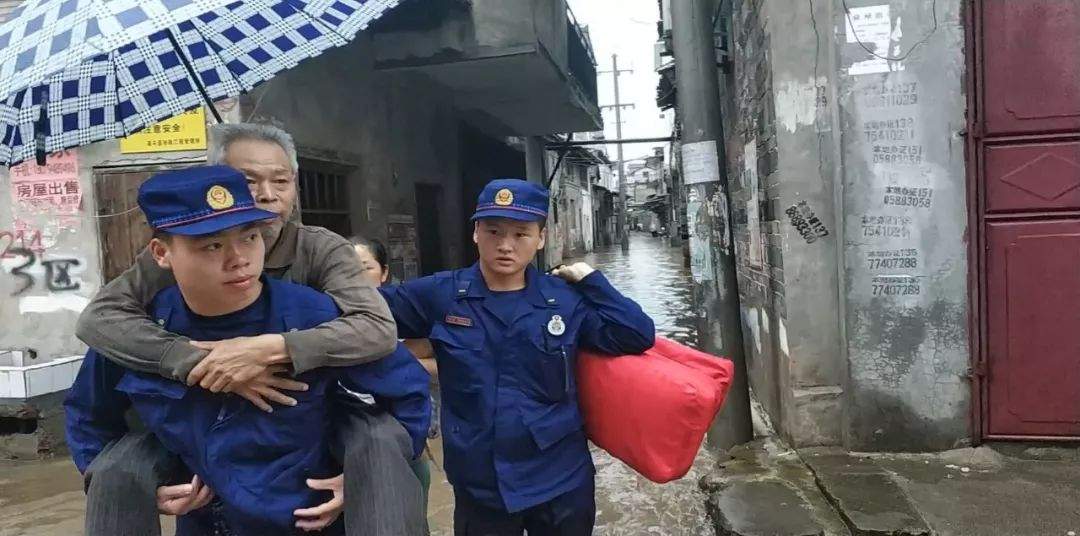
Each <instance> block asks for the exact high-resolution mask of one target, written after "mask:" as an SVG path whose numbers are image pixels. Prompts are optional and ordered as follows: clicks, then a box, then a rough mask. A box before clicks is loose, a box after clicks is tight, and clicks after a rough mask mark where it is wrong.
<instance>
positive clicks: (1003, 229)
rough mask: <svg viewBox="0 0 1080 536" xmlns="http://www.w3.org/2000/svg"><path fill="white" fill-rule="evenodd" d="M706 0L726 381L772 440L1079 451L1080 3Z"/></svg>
mask: <svg viewBox="0 0 1080 536" xmlns="http://www.w3.org/2000/svg"><path fill="white" fill-rule="evenodd" d="M713 5H714V8H715V10H714V13H715V17H714V33H715V36H716V39H717V43H718V53H717V76H718V77H719V82H720V88H721V89H720V95H719V96H718V98H719V100H720V103H721V106H722V109H723V130H724V144H723V147H722V155H721V156H722V160H721V162H722V166H723V169H722V171H723V173H722V176H723V177H725V178H724V180H726V181H727V185H728V188H729V192H730V201H729V203H728V206H729V207H730V222H731V226H732V241H733V243H734V246H735V248H736V252H737V257H738V272H739V300H740V302H741V308H742V316H743V332H744V339H745V348H746V354H747V360H748V367H749V375H750V383H751V386H752V389H753V392H754V394H755V395H756V397H757V399H758V400H759V401H760V402H761V403H762V405H763V406H764V408H765V409H766V411H767V412H768V414H769V415H770V416H771V418H772V421H773V423H774V425H775V426H776V428H777V429H778V430H779V431H780V432H781V433H782V434H783V435H784V436H785V437H786V438H787V439H788V440H790V441H791V442H792V443H793V444H795V445H797V446H806V445H843V446H846V447H848V448H850V449H853V450H933V449H948V448H953V447H957V446H963V445H967V444H971V443H978V442H981V441H984V440H988V439H1041V440H1068V439H1075V438H1077V437H1080V404H1077V402H1076V397H1075V394H1076V385H1077V383H1076V378H1077V376H1076V374H1075V372H1076V371H1080V357H1077V356H1078V355H1080V354H1077V353H1076V352H1075V351H1073V350H1072V348H1075V346H1074V342H1073V340H1074V338H1073V337H1072V335H1071V334H1072V333H1073V332H1075V330H1074V329H1073V328H1072V325H1071V323H1072V320H1071V319H1072V318H1075V317H1076V315H1077V314H1078V313H1080V309H1078V308H1077V305H1076V303H1077V302H1076V301H1075V300H1072V299H1071V296H1073V295H1074V294H1073V293H1074V292H1076V290H1075V289H1077V288H1080V274H1078V273H1077V272H1076V270H1075V262H1073V260H1072V259H1073V258H1074V256H1075V253H1074V251H1075V248H1074V247H1072V245H1073V244H1074V241H1075V236H1076V235H1075V231H1074V229H1075V227H1076V225H1077V224H1076V223H1075V221H1076V220H1075V218H1076V214H1077V208H1080V207H1078V206H1077V199H1078V197H1077V195H1078V194H1076V193H1075V192H1076V190H1075V188H1076V187H1077V185H1080V153H1077V145H1076V142H1075V141H1074V140H1075V135H1076V134H1077V132H1080V84H1078V82H1077V80H1080V77H1078V73H1080V64H1078V63H1077V62H1075V61H1074V60H1073V59H1072V57H1071V55H1070V54H1069V53H1068V52H1066V50H1072V49H1073V48H1075V43H1077V42H1080V41H1078V40H1077V37H1076V36H1077V35H1080V34H1078V33H1077V30H1080V5H1078V4H1077V3H1076V2H1069V1H1060V0H1030V1H1023V2H1021V1H1014V2H1010V1H989V0H938V1H934V0H920V1H899V0H896V1H891V2H890V1H876V0H860V1H850V0H847V1H845V2H841V1H822V2H812V3H810V2H798V3H792V2H784V1H776V0H731V1H726V0H725V1H716V2H714V3H713ZM668 26H669V27H670V24H668ZM670 30H673V31H676V32H677V31H678V27H677V26H676V27H675V28H670ZM669 39H670V34H668V33H664V30H663V29H662V33H661V43H662V45H661V46H663V43H664V42H665V40H669ZM669 50H670V49H669ZM674 61H675V62H678V61H679V58H678V57H675V58H674ZM661 74H662V75H663V78H662V80H661V84H660V93H661V95H660V96H661V97H662V100H664V101H665V102H666V103H668V104H674V105H675V106H676V109H677V101H678V96H677V95H678V87H677V81H676V80H675V79H674V73H673V70H672V71H671V72H667V71H665V72H664V73H661ZM672 99H674V101H672Z"/></svg>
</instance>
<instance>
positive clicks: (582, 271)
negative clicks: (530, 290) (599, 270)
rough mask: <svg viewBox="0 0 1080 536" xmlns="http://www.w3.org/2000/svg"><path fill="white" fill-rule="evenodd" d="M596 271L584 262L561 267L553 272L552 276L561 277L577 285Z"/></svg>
mask: <svg viewBox="0 0 1080 536" xmlns="http://www.w3.org/2000/svg"><path fill="white" fill-rule="evenodd" d="M595 271H596V269H595V268H593V267H592V266H589V265H588V264H585V263H583V262H575V263H574V264H569V265H565V266H559V267H558V268H555V269H554V270H552V271H551V275H553V276H555V277H561V278H563V279H565V280H566V281H567V282H568V283H577V282H578V281H581V280H582V279H585V277H586V276H588V275H589V274H591V273H593V272H595Z"/></svg>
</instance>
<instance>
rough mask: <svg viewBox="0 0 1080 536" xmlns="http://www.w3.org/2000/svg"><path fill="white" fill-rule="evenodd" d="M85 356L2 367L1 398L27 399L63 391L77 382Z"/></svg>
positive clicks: (0, 369)
mask: <svg viewBox="0 0 1080 536" xmlns="http://www.w3.org/2000/svg"><path fill="white" fill-rule="evenodd" d="M82 359H83V356H81V355H80V356H71V357H62V358H59V359H53V360H51V361H47V362H45V363H39V364H36V365H29V366H22V367H0V377H6V381H5V379H0V398H20V399H27V398H33V397H35V396H41V395H47V394H49V393H55V392H57V391H63V390H64V389H67V388H68V387H71V384H72V383H74V382H75V375H76V374H78V373H79V366H80V364H81V363H82Z"/></svg>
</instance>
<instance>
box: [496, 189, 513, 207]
mask: <svg viewBox="0 0 1080 536" xmlns="http://www.w3.org/2000/svg"><path fill="white" fill-rule="evenodd" d="M513 202H514V192H511V191H510V189H509V188H503V189H502V190H499V191H498V193H496V194H495V204H496V205H499V206H500V207H505V206H507V205H509V204H511V203H513Z"/></svg>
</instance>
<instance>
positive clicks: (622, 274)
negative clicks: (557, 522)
mask: <svg viewBox="0 0 1080 536" xmlns="http://www.w3.org/2000/svg"><path fill="white" fill-rule="evenodd" d="M581 260H584V261H585V262H588V263H589V264H591V265H592V266H594V267H596V268H598V269H600V270H602V271H603V272H604V274H605V275H607V277H608V279H610V280H611V283H612V284H613V285H614V286H615V288H617V289H619V291H621V292H622V293H623V294H626V295H627V296H629V297H630V298H633V299H634V300H635V301H637V302H638V303H639V304H641V307H642V308H643V309H645V312H646V313H647V314H649V316H651V317H652V318H653V320H654V321H655V322H656V331H657V333H659V334H660V335H664V336H666V337H668V338H670V339H674V340H677V341H679V342H681V343H683V344H687V345H690V346H696V345H697V342H698V337H697V335H698V334H697V329H696V324H695V313H694V311H693V304H692V300H691V290H690V289H691V286H690V283H691V280H690V270H689V269H688V268H685V267H684V264H683V257H682V250H681V249H678V248H671V247H668V246H667V243H666V241H665V240H664V239H662V238H653V237H651V236H648V235H644V234H633V235H631V240H630V251H629V252H628V253H623V252H622V251H621V250H620V248H619V247H618V246H615V247H614V248H606V249H604V250H602V251H598V252H596V253H593V254H590V255H588V256H586V257H585V258H583V259H581ZM592 452H593V460H594V461H595V462H596V508H597V512H596V531H595V534H596V535H597V536H616V535H617V536H623V535H626V536H630V535H635V536H636V535H641V534H646V535H653V534H655V535H668V536H706V535H712V534H715V531H714V530H713V529H712V528H711V526H710V525H709V522H708V519H707V517H706V513H705V495H704V494H703V493H702V492H701V491H700V490H699V489H698V481H699V480H700V478H701V477H702V476H704V475H705V474H706V473H708V471H709V470H710V469H711V468H712V467H713V465H714V464H715V459H714V458H713V456H712V455H711V454H710V453H709V452H707V451H705V450H702V451H701V452H699V453H698V456H697V459H696V460H694V467H693V468H692V469H691V470H690V473H688V474H687V475H686V476H685V477H683V478H682V479H681V480H678V481H676V482H670V483H668V484H654V483H653V482H650V481H649V480H647V479H645V478H644V477H642V476H640V475H638V474H637V473H635V472H634V471H633V470H632V469H630V468H628V467H626V465H624V464H623V463H622V462H620V461H619V460H617V459H615V458H613V457H611V456H610V455H608V454H607V453H606V452H604V451H602V450H600V449H598V448H596V447H593V449H592Z"/></svg>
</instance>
